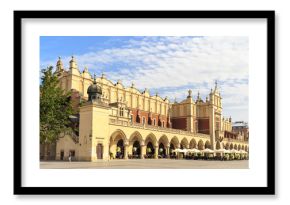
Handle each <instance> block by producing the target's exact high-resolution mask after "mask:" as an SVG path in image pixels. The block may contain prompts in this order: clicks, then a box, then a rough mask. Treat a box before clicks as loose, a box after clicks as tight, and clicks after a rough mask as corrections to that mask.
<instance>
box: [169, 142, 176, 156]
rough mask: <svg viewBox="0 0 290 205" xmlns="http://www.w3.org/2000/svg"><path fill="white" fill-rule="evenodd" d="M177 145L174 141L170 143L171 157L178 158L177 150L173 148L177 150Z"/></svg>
mask: <svg viewBox="0 0 290 205" xmlns="http://www.w3.org/2000/svg"><path fill="white" fill-rule="evenodd" d="M175 149H176V147H175V145H174V144H173V143H170V146H169V155H170V158H176V152H173V150H175Z"/></svg>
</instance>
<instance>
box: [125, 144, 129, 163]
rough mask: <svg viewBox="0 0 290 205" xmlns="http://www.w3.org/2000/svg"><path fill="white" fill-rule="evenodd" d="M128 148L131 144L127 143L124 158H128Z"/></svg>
mask: <svg viewBox="0 0 290 205" xmlns="http://www.w3.org/2000/svg"><path fill="white" fill-rule="evenodd" d="M128 149H129V146H128V145H127V144H125V145H124V159H128Z"/></svg>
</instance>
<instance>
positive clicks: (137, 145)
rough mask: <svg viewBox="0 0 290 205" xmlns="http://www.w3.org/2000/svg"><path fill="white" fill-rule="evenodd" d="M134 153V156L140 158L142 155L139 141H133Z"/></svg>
mask: <svg viewBox="0 0 290 205" xmlns="http://www.w3.org/2000/svg"><path fill="white" fill-rule="evenodd" d="M132 149H133V150H132V153H133V158H136V159H139V158H140V157H141V146H140V143H139V141H137V140H136V141H135V142H134V143H133V148H132Z"/></svg>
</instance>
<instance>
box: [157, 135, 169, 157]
mask: <svg viewBox="0 0 290 205" xmlns="http://www.w3.org/2000/svg"><path fill="white" fill-rule="evenodd" d="M158 142H159V148H158V149H159V150H158V155H159V157H161V158H166V157H169V153H168V152H169V150H168V149H167V147H168V145H169V142H168V138H167V136H166V135H163V136H162V137H161V138H160V139H159V141H158ZM160 149H161V150H162V152H160Z"/></svg>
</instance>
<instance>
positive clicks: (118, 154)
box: [116, 139, 125, 159]
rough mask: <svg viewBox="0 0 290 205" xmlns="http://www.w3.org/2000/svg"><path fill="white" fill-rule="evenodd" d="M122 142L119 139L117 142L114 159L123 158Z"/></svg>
mask: <svg viewBox="0 0 290 205" xmlns="http://www.w3.org/2000/svg"><path fill="white" fill-rule="evenodd" d="M124 150H125V149H124V140H123V139H120V140H119V141H118V142H117V150H116V158H117V159H123V158H124Z"/></svg>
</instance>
